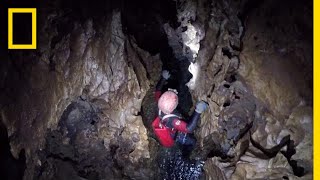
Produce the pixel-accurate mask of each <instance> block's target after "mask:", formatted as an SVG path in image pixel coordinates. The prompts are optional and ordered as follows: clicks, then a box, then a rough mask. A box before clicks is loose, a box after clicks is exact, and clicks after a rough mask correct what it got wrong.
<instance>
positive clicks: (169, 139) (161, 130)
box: [152, 110, 181, 148]
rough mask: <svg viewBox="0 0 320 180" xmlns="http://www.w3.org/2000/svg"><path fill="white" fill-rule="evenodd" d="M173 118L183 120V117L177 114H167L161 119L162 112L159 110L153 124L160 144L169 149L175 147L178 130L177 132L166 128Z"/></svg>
mask: <svg viewBox="0 0 320 180" xmlns="http://www.w3.org/2000/svg"><path fill="white" fill-rule="evenodd" d="M173 117H176V118H179V119H181V117H179V116H178V115H176V114H167V115H165V116H163V117H162V118H161V110H159V115H158V116H157V117H156V118H155V119H154V120H153V122H152V128H153V131H154V133H155V134H156V136H157V138H158V140H159V141H160V144H161V145H162V146H164V147H168V148H170V147H172V146H173V145H174V140H175V136H176V132H177V130H175V129H174V128H169V127H167V126H166V123H167V122H168V120H169V118H173Z"/></svg>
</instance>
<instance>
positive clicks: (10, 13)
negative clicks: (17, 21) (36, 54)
mask: <svg viewBox="0 0 320 180" xmlns="http://www.w3.org/2000/svg"><path fill="white" fill-rule="evenodd" d="M13 13H31V16H32V42H31V44H13V21H14V19H13ZM8 33H9V34H8V49H37V9H36V8H9V9H8Z"/></svg>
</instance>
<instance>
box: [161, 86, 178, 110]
mask: <svg viewBox="0 0 320 180" xmlns="http://www.w3.org/2000/svg"><path fill="white" fill-rule="evenodd" d="M177 106H178V96H177V94H176V93H175V92H173V91H166V92H165V93H163V94H162V95H161V97H160V99H159V101H158V108H159V109H160V110H161V111H162V112H163V113H165V114H170V113H172V111H173V110H174V109H176V107H177Z"/></svg>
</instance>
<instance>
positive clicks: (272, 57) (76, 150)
mask: <svg viewBox="0 0 320 180" xmlns="http://www.w3.org/2000/svg"><path fill="white" fill-rule="evenodd" d="M138 2H139V3H138ZM81 3H82V4H81ZM127 3H128V4H130V3H133V4H130V5H133V7H135V8H138V10H137V9H135V8H132V7H131V6H129V5H128V4H126V3H125V4H124V5H123V6H119V7H118V8H115V9H119V10H112V8H110V9H111V10H110V9H109V10H108V12H107V13H101V14H99V13H94V15H92V16H90V15H88V14H87V13H89V12H87V9H86V8H85V9H83V12H82V13H83V14H84V15H83V16H81V18H78V15H77V14H76V15H74V14H73V15H68V12H69V11H68V10H65V9H64V10H62V11H59V10H56V11H55V12H51V13H49V11H48V12H45V13H44V14H45V15H42V16H39V18H40V19H39V23H40V24H41V26H39V27H40V29H39V34H40V35H41V36H39V49H38V51H37V52H16V53H13V54H12V53H11V54H10V55H9V56H8V61H1V62H0V63H1V66H0V69H1V72H0V85H1V89H3V91H2V92H1V93H0V98H1V99H0V104H1V116H0V119H1V121H2V123H1V124H0V128H1V129H6V130H7V133H8V135H7V134H6V133H2V130H1V137H0V138H3V137H5V139H6V142H7V146H6V149H7V151H8V152H7V153H8V154H9V155H8V157H10V158H9V159H11V160H12V159H13V160H12V162H13V164H14V163H15V164H18V165H17V166H12V167H15V168H12V169H14V170H12V171H13V172H15V171H17V172H19V173H17V176H24V179H52V178H54V177H56V178H58V179H63V178H66V177H68V178H67V179H124V178H133V179H157V178H160V177H161V176H167V177H169V176H174V177H185V178H187V177H189V178H190V177H192V178H199V177H200V176H201V175H200V174H201V173H200V169H201V167H202V165H203V164H202V163H201V162H200V161H195V160H194V159H193V160H191V161H189V160H183V159H182V156H181V155H180V154H179V152H178V151H177V152H178V153H176V152H175V151H166V150H163V149H162V148H161V147H159V144H158V142H157V141H156V139H155V136H154V135H153V134H152V131H151V127H150V124H151V122H152V120H153V118H154V116H155V115H156V114H157V110H156V109H157V107H156V106H157V105H156V103H155V101H154V97H153V90H154V86H155V83H156V82H157V80H158V78H159V76H160V74H161V70H162V68H163V69H168V70H170V72H171V74H172V77H171V79H170V80H169V82H168V84H167V85H166V87H171V88H175V89H177V90H178V91H179V106H178V109H179V110H180V111H181V112H182V113H183V114H184V115H186V116H187V115H190V112H191V111H192V110H193V106H194V105H195V102H196V101H198V100H205V101H207V102H208V104H209V108H208V110H207V111H206V112H205V113H204V114H203V115H202V118H201V121H200V122H199V123H198V127H197V129H196V132H195V135H196V138H197V140H198V144H197V147H196V149H195V150H194V151H193V153H192V154H191V158H195V159H201V160H204V161H205V164H204V173H203V174H202V176H203V177H206V178H207V179H256V178H266V177H269V178H288V179H290V178H291V179H299V177H298V176H302V178H305V179H308V178H310V176H311V171H312V157H311V156H308V154H312V133H313V132H312V110H313V109H312V88H311V87H312V43H311V41H310V40H309V39H308V35H309V33H311V32H312V25H310V23H309V21H311V24H312V18H311V17H312V14H311V16H310V14H308V13H307V12H308V8H310V7H309V6H308V4H303V5H301V6H300V4H301V2H291V1H290V2H288V3H287V4H290V7H287V6H284V4H286V3H284V4H279V3H277V2H276V1H273V0H267V1H264V2H263V3H262V4H259V3H254V2H253V1H241V2H239V1H231V0H230V1H210V0H198V1H184V0H177V1H170V0H168V1H164V0H162V1H159V2H158V1H153V2H151V1H150V2H148V3H147V4H146V5H145V6H142V4H141V3H142V1H137V3H134V1H130V2H127ZM145 3H146V2H143V4H145ZM153 3H154V4H153ZM299 3H300V4H299ZM88 4H90V3H87V4H86V3H83V2H82V1H81V2H80V3H79V6H81V7H82V6H83V5H88ZM163 5H167V6H163ZM51 6H58V5H53V4H52V5H51ZM140 6H141V7H140ZM83 7H85V6H83ZM120 7H121V8H120ZM159 7H161V8H163V9H171V10H170V13H171V14H166V13H163V12H162V11H161V8H160V10H159V9H157V8H159ZM300 7H303V8H300ZM131 8H132V9H131ZM139 8H140V9H139ZM149 8H150V9H149ZM80 9H81V8H80ZM154 9H157V10H159V11H154ZM311 9H312V8H311ZM73 10H75V9H73ZM302 11H304V12H305V13H302ZM291 12H295V15H294V16H292V14H290V13H291ZM144 13H146V14H147V15H148V16H147V15H146V14H144ZM71 14H72V13H71ZM270 14H271V15H272V14H278V15H277V16H271V15H270ZM300 14H301V16H300ZM302 14H303V15H302ZM310 27H311V28H310ZM309 31H310V32H309ZM302 37H303V38H302ZM304 37H305V38H304ZM3 131H4V132H6V131H5V130H3ZM287 135H290V140H291V141H290V142H288V143H287V144H285V146H284V147H280V149H281V150H283V151H284V153H281V152H278V151H272V152H269V155H266V154H264V153H262V151H261V149H259V148H257V142H258V144H260V145H261V146H262V147H263V148H265V149H270V148H272V147H274V146H276V145H278V144H279V143H280V144H281V142H284V141H285V140H286V137H287ZM7 136H8V137H9V139H8V138H7ZM9 143H10V146H11V149H10V147H9ZM294 150H295V151H296V152H295V153H294ZM10 152H11V153H12V155H13V157H15V158H16V159H18V160H15V159H14V158H13V157H11V154H10ZM172 153H173V154H172ZM24 154H25V157H24ZM270 154H271V155H270ZM159 157H160V158H161V159H160V160H159ZM0 158H3V156H2V154H1V153H0ZM5 158H7V156H6V157H5ZM161 160H163V161H168V162H169V163H168V164H166V165H168V166H165V167H164V166H162V165H165V163H162V164H161V162H160V165H159V164H158V163H159V161H161ZM199 162H200V163H199ZM177 164H180V165H181V167H178V168H177V166H176V165H177ZM24 166H25V167H26V169H25V171H24V173H23V168H24ZM159 166H160V167H159ZM172 166H174V167H172ZM9 167H11V166H9ZM168 167H169V168H171V167H172V168H171V169H170V171H168V172H166V173H163V172H161V170H163V169H165V168H168ZM161 168H162V169H161ZM302 168H303V169H302ZM191 170H194V171H191ZM12 177H13V176H12ZM160 179H161V178H160Z"/></svg>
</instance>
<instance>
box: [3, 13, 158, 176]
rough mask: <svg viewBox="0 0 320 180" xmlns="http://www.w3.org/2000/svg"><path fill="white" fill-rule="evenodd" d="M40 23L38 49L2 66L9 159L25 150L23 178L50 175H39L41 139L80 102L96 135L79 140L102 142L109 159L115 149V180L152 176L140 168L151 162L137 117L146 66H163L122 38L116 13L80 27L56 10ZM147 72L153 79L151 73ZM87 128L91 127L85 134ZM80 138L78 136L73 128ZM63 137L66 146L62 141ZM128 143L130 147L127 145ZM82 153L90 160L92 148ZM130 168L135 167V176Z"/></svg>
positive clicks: (79, 22)
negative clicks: (91, 113)
mask: <svg viewBox="0 0 320 180" xmlns="http://www.w3.org/2000/svg"><path fill="white" fill-rule="evenodd" d="M46 13H47V11H46ZM41 18H42V19H40V22H39V24H41V26H39V27H41V29H40V32H39V34H41V36H39V49H38V51H37V52H36V53H28V52H15V53H12V55H10V56H9V58H8V61H6V62H3V63H6V64H5V66H2V67H4V71H2V72H1V73H2V75H3V76H1V77H2V79H1V80H2V81H1V84H2V88H4V93H2V94H1V102H2V103H1V105H2V106H1V119H2V121H3V122H4V124H5V126H6V127H7V129H8V136H9V139H10V146H11V152H12V154H13V155H14V156H15V157H16V158H18V155H19V152H20V151H21V150H22V149H24V150H25V152H26V164H27V168H26V170H25V175H24V179H33V178H40V177H41V176H43V177H41V178H44V179H46V178H45V177H46V176H45V175H44V174H45V173H41V172H37V171H43V172H49V173H50V171H48V170H43V169H45V168H46V167H45V166H44V165H45V163H46V158H48V156H47V157H46V156H44V157H39V156H40V155H39V154H41V153H43V152H44V151H45V152H47V151H46V149H45V148H46V137H47V136H48V134H49V133H50V132H52V131H54V130H59V129H61V128H63V126H60V125H59V126H58V123H59V121H60V120H61V119H62V115H63V113H64V111H67V110H66V109H67V107H69V105H70V104H72V103H77V102H78V103H79V102H81V101H84V102H86V103H88V104H90V105H91V106H93V107H94V108H95V109H96V111H97V113H96V114H97V116H98V117H97V119H98V120H97V122H95V124H94V127H95V131H94V133H93V132H92V133H91V135H92V136H93V137H91V138H93V139H90V138H89V137H87V138H88V139H87V140H84V139H86V138H84V139H83V140H84V141H87V143H89V144H96V143H99V144H100V143H101V142H102V144H103V146H104V149H103V150H102V152H105V153H109V152H110V151H111V147H118V148H117V149H116V150H115V152H114V154H113V156H115V158H114V159H117V160H116V161H117V162H116V163H117V164H118V166H120V167H116V168H118V169H122V172H120V173H118V174H117V173H114V174H115V176H117V175H118V176H122V175H126V174H130V176H131V177H139V176H141V175H142V174H144V175H145V176H150V174H152V172H150V170H147V169H148V166H146V164H145V163H147V161H143V163H141V160H142V159H147V158H149V150H148V141H147V135H146V129H145V127H144V125H143V123H142V120H141V116H140V115H139V111H140V107H141V101H142V98H143V97H144V95H145V93H146V91H147V90H148V88H149V85H150V83H149V80H148V78H147V70H146V67H144V66H148V63H149V64H150V63H151V64H155V67H156V64H159V63H160V62H159V60H158V59H157V57H155V58H153V56H150V54H149V53H147V52H145V51H143V50H141V49H139V48H138V47H137V46H136V45H135V43H134V42H130V40H129V39H128V38H127V36H126V35H124V34H123V32H122V25H121V14H120V12H119V11H118V12H117V11H113V12H112V13H108V14H106V15H105V16H104V17H101V18H98V19H86V20H84V21H82V20H74V19H73V17H72V16H66V12H65V11H54V12H53V13H51V14H50V13H48V14H46V15H45V16H41ZM138 53H140V54H138ZM142 57H143V58H144V59H143V58H142ZM148 58H149V59H148ZM143 60H148V62H146V63H144V62H143ZM146 64H147V65H146ZM159 65H160V64H159ZM149 66H150V65H149ZM5 68H6V69H5ZM148 73H149V74H150V73H151V74H152V70H151V69H149V72H148ZM72 112H74V113H76V112H75V111H72ZM70 116H71V115H70ZM79 116H80V117H81V116H82V115H81V114H80V115H79ZM90 126H91V125H90V122H88V128H89V127H90ZM66 133H67V134H68V133H71V132H68V131H67V132H66ZM77 133H78V135H79V133H80V134H81V133H82V131H80V130H79V129H78V130H77ZM89 134H90V133H89ZM79 136H80V135H79ZM63 138H65V140H64V142H67V140H68V138H67V136H64V137H63ZM69 143H71V142H69ZM83 143H84V144H86V143H85V142H83ZM67 144H68V142H67ZM128 144H129V145H130V148H129V147H125V146H128ZM78 148H79V147H78ZM82 148H84V149H85V150H83V151H82V153H80V154H81V156H87V157H90V155H92V154H90V151H91V150H94V145H92V146H89V145H87V146H86V145H83V146H82ZM123 148H124V149H123ZM128 149H129V150H128ZM128 151H130V152H128ZM102 152H101V153H102ZM47 153H48V152H47ZM62 153H64V152H63V151H62ZM58 156H59V155H58ZM93 158H98V155H97V157H94V156H93ZM56 159H58V160H59V159H61V157H57V158H56ZM120 159H121V160H120ZM59 163H63V162H62V161H61V162H59ZM112 163H115V162H110V167H111V168H112V166H113V164H112ZM41 166H42V167H41ZM66 166H69V165H66ZM56 167H59V165H57V166H56ZM139 167H140V168H139ZM41 168H42V170H41ZM39 169H40V170H39ZM62 169H63V168H62ZM66 169H68V168H66ZM135 169H140V171H139V173H138V172H136V171H135ZM143 169H145V170H146V172H143V171H145V170H143ZM56 171H57V172H59V171H58V170H56ZM57 172H56V173H57ZM105 172H108V171H105ZM51 173H53V170H52V172H51ZM39 174H40V175H39ZM37 175H38V177H37ZM111 175H112V173H111V174H100V176H99V177H100V178H101V176H104V177H103V178H105V177H106V176H109V177H112V176H111ZM142 176H143V175H142ZM48 177H49V176H47V178H48ZM118 178H119V177H118ZM140 178H141V177H140Z"/></svg>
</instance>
